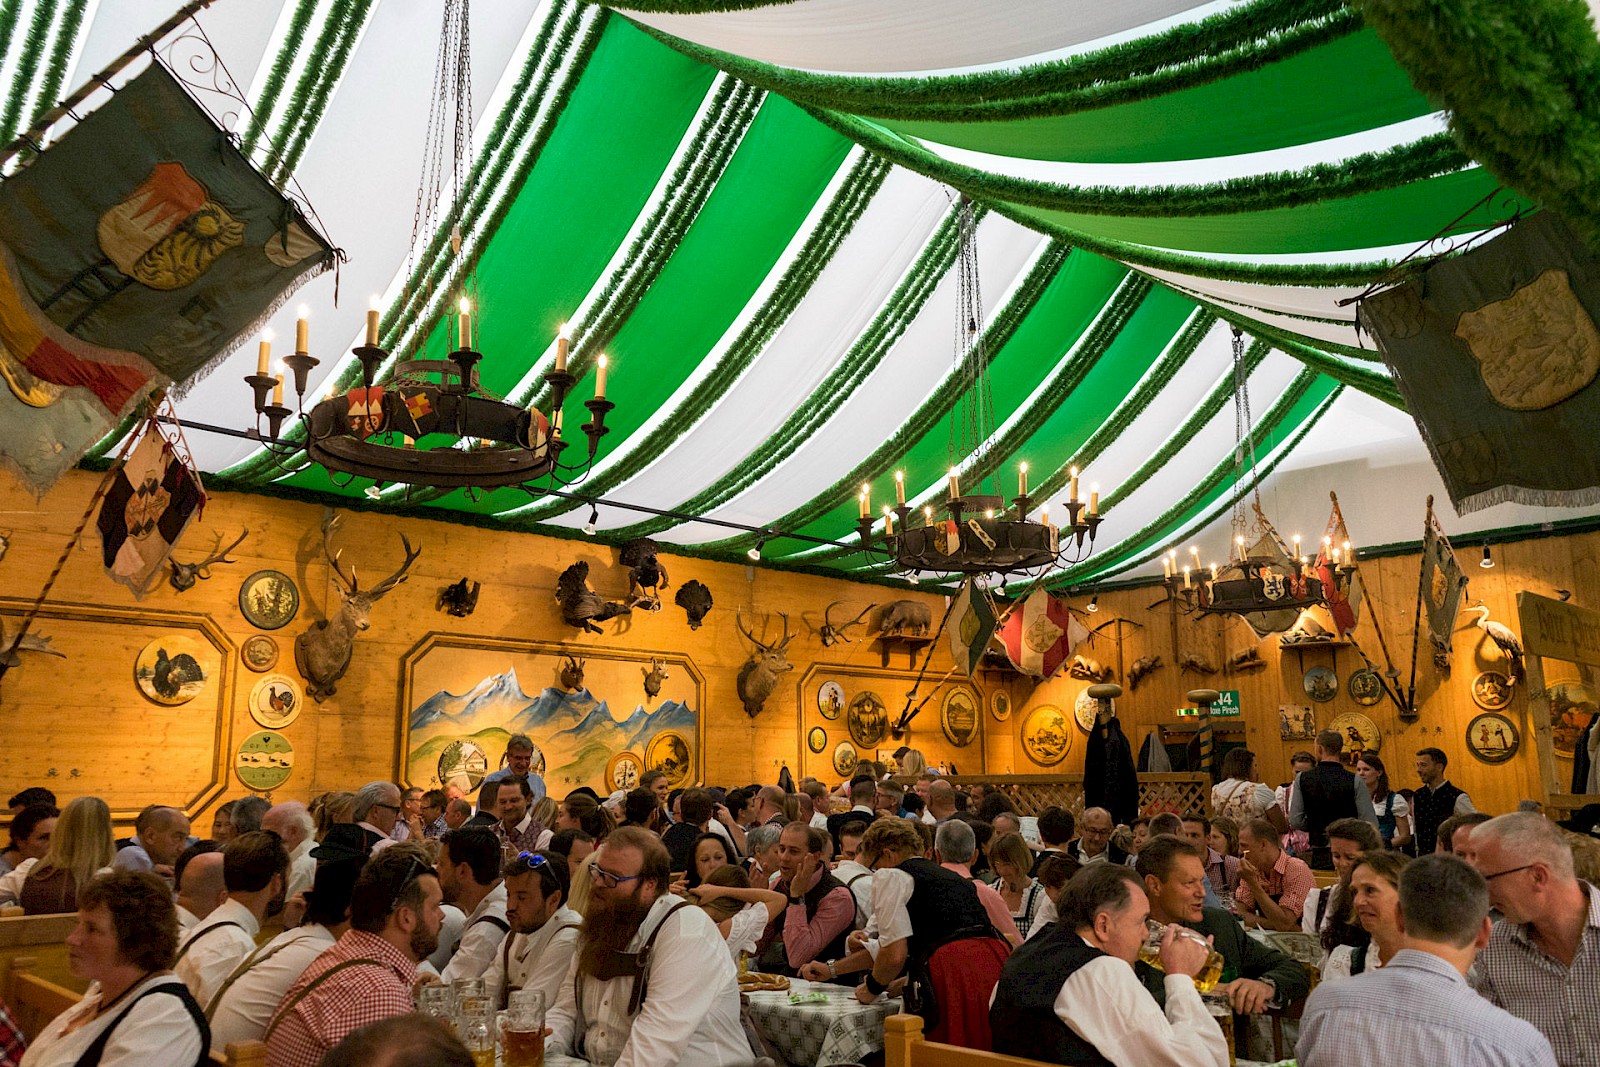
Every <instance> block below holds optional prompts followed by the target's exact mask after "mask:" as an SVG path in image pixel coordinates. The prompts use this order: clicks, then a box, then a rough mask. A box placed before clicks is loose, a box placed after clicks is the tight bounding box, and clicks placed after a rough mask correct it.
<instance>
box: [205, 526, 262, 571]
mask: <svg viewBox="0 0 1600 1067" xmlns="http://www.w3.org/2000/svg"><path fill="white" fill-rule="evenodd" d="M249 536H250V527H248V526H246V527H245V528H244V532H243V533H241V534H240V535H239V536H238V537H236V538H234V539H233V543H232V544H231V545H229V546H228V547H227V548H224V549H223V550H222V551H220V552H216V553H213V554H212V555H209V556H207V557H206V558H205V559H203V560H201V561H200V562H199V563H196V564H195V565H194V566H195V569H196V570H199V569H200V568H201V567H209V566H211V565H212V564H213V563H233V562H235V561H234V560H231V559H229V558H228V553H229V552H232V551H233V550H234V549H236V548H238V547H239V546H240V545H242V544H243V543H244V539H245V538H246V537H249ZM221 540H222V535H221V534H218V535H217V541H218V542H221Z"/></svg>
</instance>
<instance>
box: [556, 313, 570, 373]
mask: <svg viewBox="0 0 1600 1067" xmlns="http://www.w3.org/2000/svg"><path fill="white" fill-rule="evenodd" d="M570 332H571V331H569V330H568V329H567V324H566V323H564V322H563V323H562V324H561V329H559V330H557V331H556V373H557V374H562V373H564V372H565V371H566V369H567V348H568V346H569V345H571V343H572V342H571V340H570V339H569V338H568V336H567V335H568V334H569V333H570Z"/></svg>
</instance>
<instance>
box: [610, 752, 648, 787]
mask: <svg viewBox="0 0 1600 1067" xmlns="http://www.w3.org/2000/svg"><path fill="white" fill-rule="evenodd" d="M643 773H644V757H643V756H640V755H639V753H637V752H618V753H617V754H616V755H615V756H612V757H611V761H610V762H609V763H607V764H606V788H607V789H609V790H611V791H612V792H615V791H616V790H618V789H622V790H629V789H637V788H638V786H639V776H640V775H641V774H643Z"/></svg>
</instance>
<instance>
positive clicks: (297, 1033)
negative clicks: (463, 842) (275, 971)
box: [266, 842, 726, 1067]
mask: <svg viewBox="0 0 1600 1067" xmlns="http://www.w3.org/2000/svg"><path fill="white" fill-rule="evenodd" d="M443 899H444V894H443V892H442V891H441V890H440V888H439V876H438V874H437V873H436V872H435V871H434V869H433V868H432V867H431V866H429V864H428V855H427V852H426V851H425V850H424V849H423V847H422V846H421V845H420V844H412V843H409V842H407V843H402V844H397V845H393V846H392V847H390V848H387V849H385V850H383V851H382V852H380V853H378V854H377V855H375V856H373V857H372V859H370V860H368V861H367V864H366V866H365V867H363V868H362V870H361V875H360V877H358V878H357V879H356V884H355V889H354V890H353V891H352V892H351V898H350V929H349V930H347V931H345V933H344V936H342V937H340V938H339V940H338V942H337V943H336V944H335V945H334V946H333V947H332V948H330V949H328V950H327V951H326V952H324V953H323V954H322V955H320V956H318V957H317V958H316V960H315V961H314V962H313V963H312V964H311V966H310V967H308V968H306V972H305V973H304V974H303V975H301V976H300V978H299V980H298V981H296V982H295V983H294V985H292V986H290V987H289V992H288V993H286V994H285V995H284V998H283V1003H281V1004H279V1005H278V1010H277V1011H276V1012H275V1013H274V1014H273V1017H272V1021H271V1022H270V1023H268V1024H267V1032H266V1042H267V1065H268V1067H317V1064H318V1062H319V1061H320V1060H321V1059H322V1056H323V1054H324V1053H326V1052H327V1051H328V1050H329V1049H330V1048H332V1047H333V1046H335V1045H337V1044H338V1043H339V1042H340V1041H342V1040H343V1039H344V1037H345V1035H347V1034H349V1033H350V1032H351V1031H354V1030H359V1029H360V1028H361V1027H363V1026H366V1025H367V1024H369V1023H374V1022H377V1021H378V1020H379V1019H387V1018H390V1017H392V1016H395V1015H407V1014H410V1013H411V1012H412V1011H414V1010H415V1005H414V1004H413V1003H412V1000H411V987H412V984H413V983H414V982H415V981H416V978H417V964H418V963H419V962H420V961H422V960H424V959H427V957H428V956H429V955H430V954H432V952H433V950H434V948H435V947H436V945H437V943H438V940H439V924H440V922H441V921H442V920H443V918H444V914H443V912H441V911H440V902H441V901H442V900H443ZM719 947H720V946H719ZM724 955H726V951H724Z"/></svg>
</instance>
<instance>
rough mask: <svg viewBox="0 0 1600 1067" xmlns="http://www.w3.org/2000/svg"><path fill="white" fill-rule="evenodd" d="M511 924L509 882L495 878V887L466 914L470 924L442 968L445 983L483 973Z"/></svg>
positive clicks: (475, 976)
mask: <svg viewBox="0 0 1600 1067" xmlns="http://www.w3.org/2000/svg"><path fill="white" fill-rule="evenodd" d="M496 920H498V922H497V921H496ZM509 925H510V924H509V923H507V922H506V884H505V883H504V882H496V883H495V887H494V888H493V889H491V890H489V892H488V893H486V894H485V895H484V898H483V899H482V900H480V901H478V906H477V907H476V908H473V909H472V914H471V915H468V916H467V924H466V926H465V927H464V928H463V929H462V931H461V943H460V945H458V946H457V947H456V951H455V955H453V956H451V957H450V963H449V964H448V965H447V966H446V967H445V969H444V970H442V971H440V972H439V977H440V978H441V979H443V981H444V983H445V984H446V985H449V984H450V983H451V982H454V981H455V980H456V979H457V978H480V977H482V976H483V972H484V971H486V970H488V969H489V964H490V963H491V962H493V960H494V958H495V954H496V953H498V952H499V951H500V942H502V941H504V940H505V937H506V929H507V927H508V926H509Z"/></svg>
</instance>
